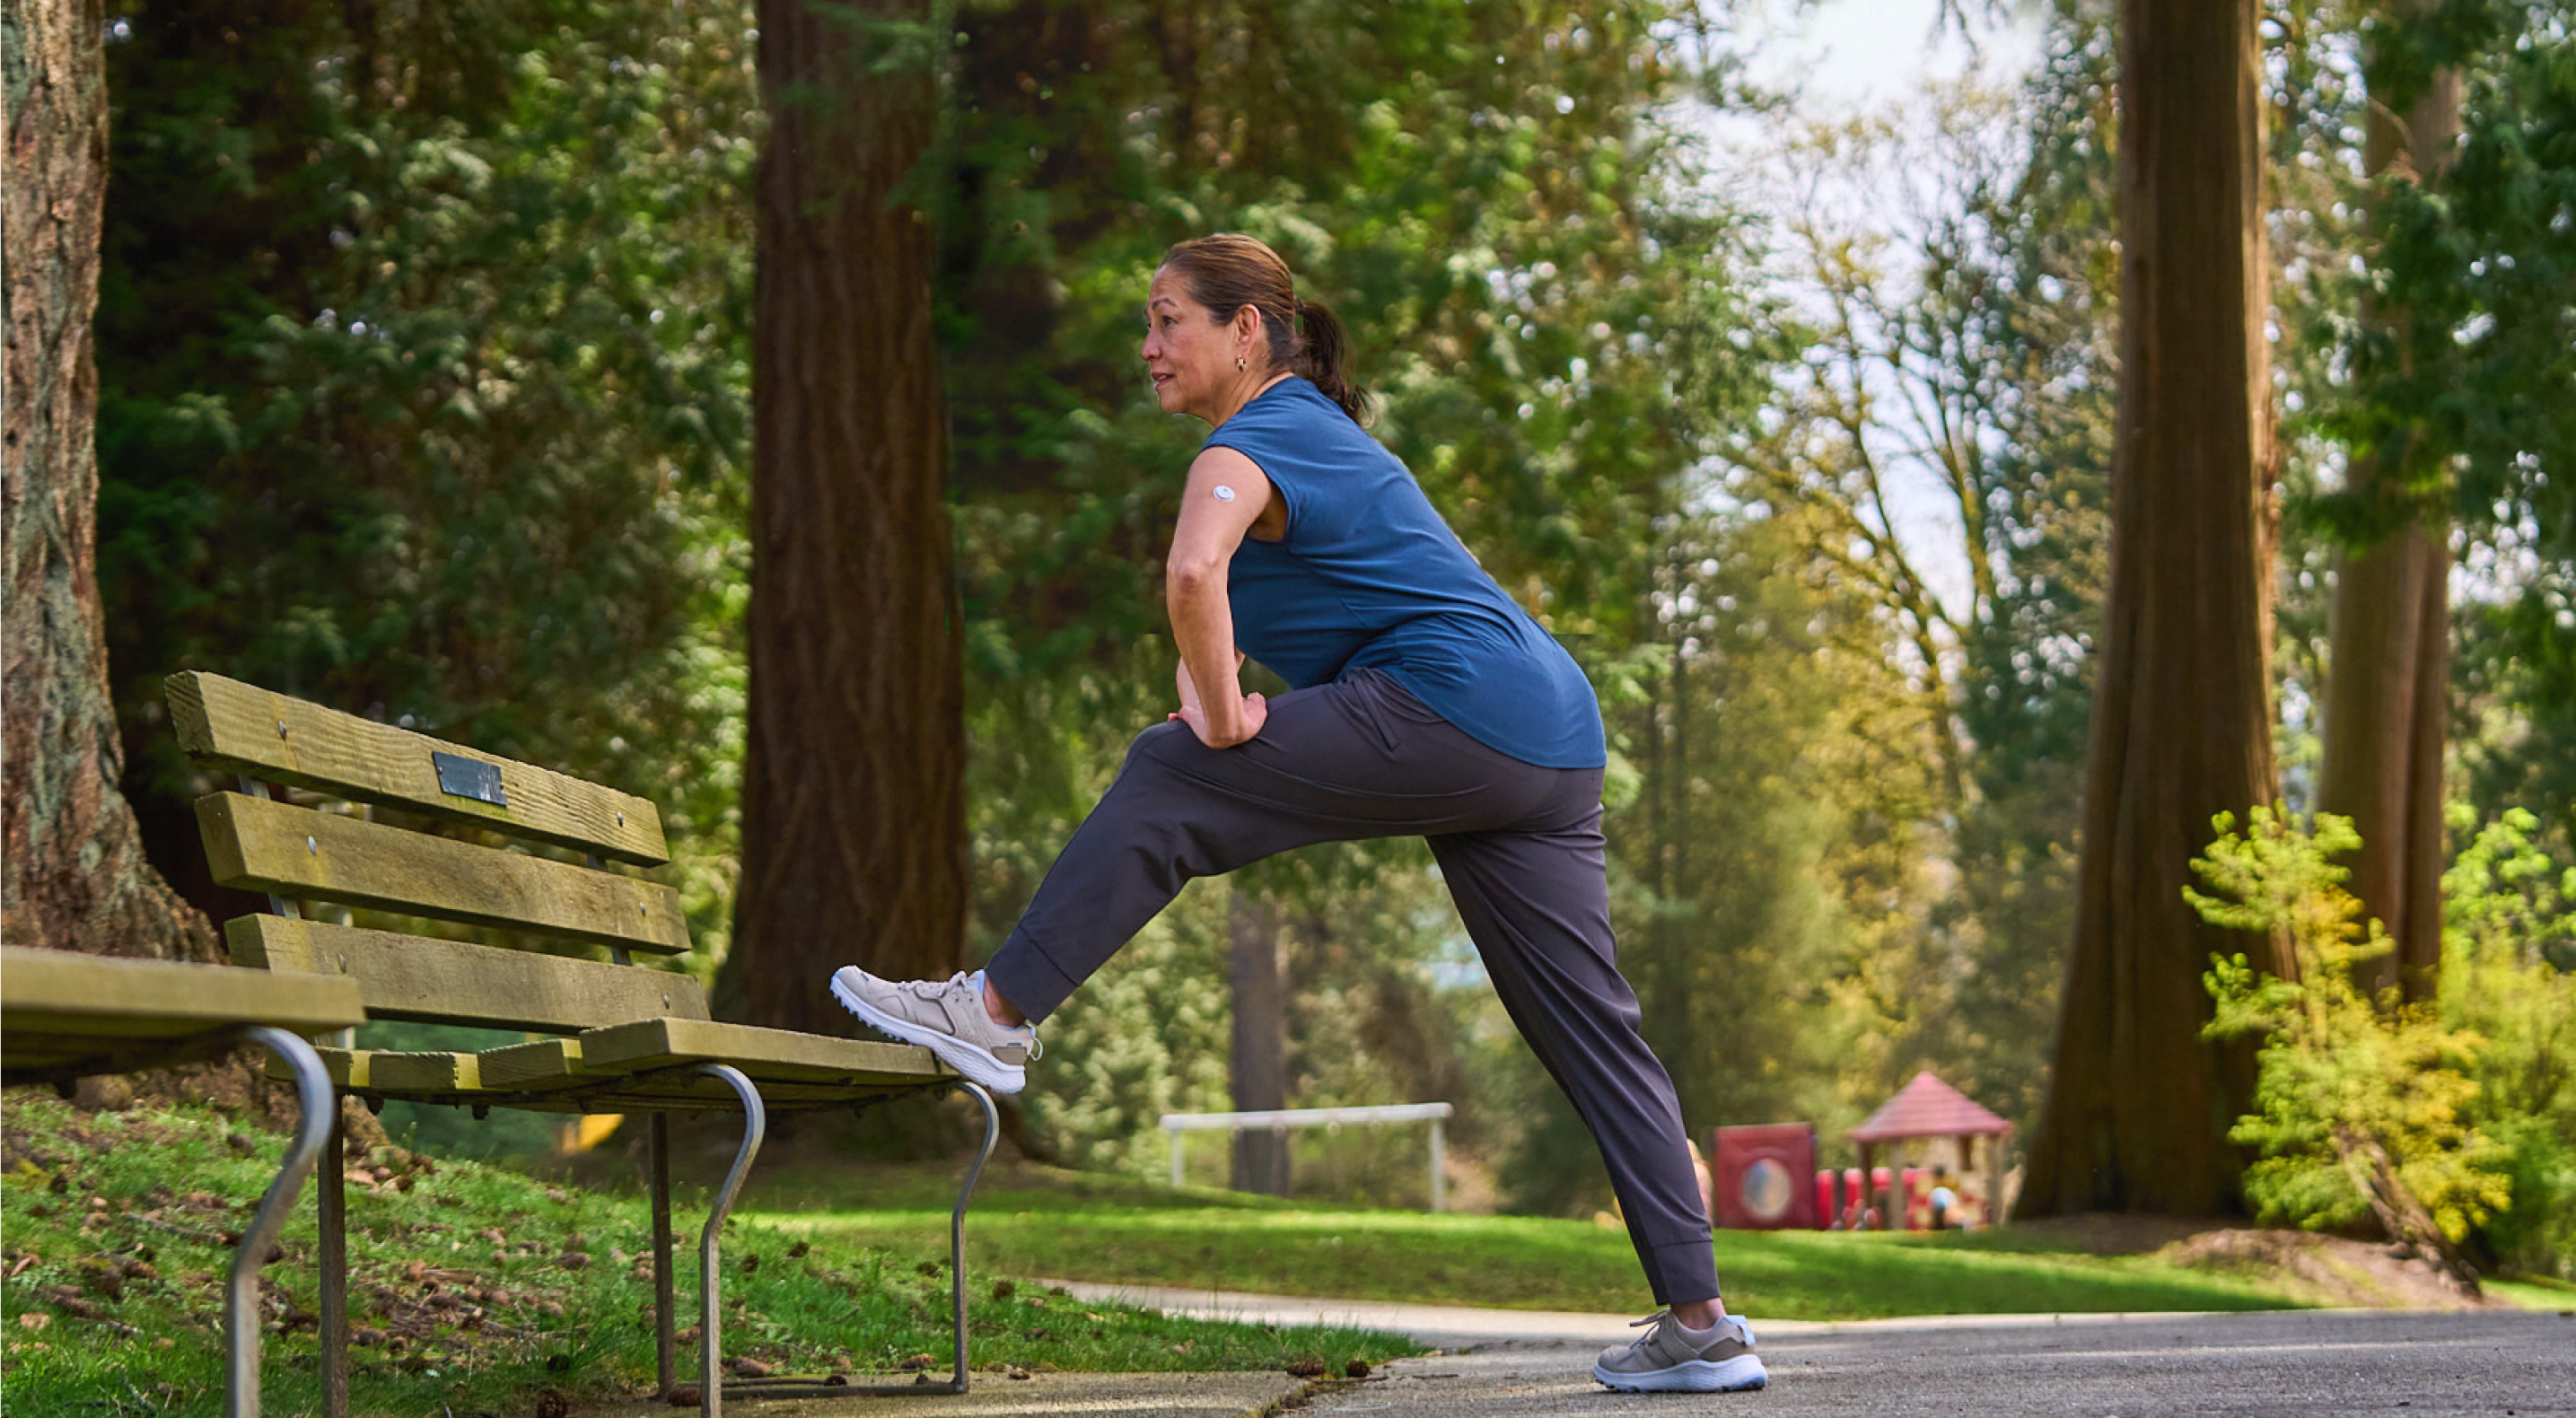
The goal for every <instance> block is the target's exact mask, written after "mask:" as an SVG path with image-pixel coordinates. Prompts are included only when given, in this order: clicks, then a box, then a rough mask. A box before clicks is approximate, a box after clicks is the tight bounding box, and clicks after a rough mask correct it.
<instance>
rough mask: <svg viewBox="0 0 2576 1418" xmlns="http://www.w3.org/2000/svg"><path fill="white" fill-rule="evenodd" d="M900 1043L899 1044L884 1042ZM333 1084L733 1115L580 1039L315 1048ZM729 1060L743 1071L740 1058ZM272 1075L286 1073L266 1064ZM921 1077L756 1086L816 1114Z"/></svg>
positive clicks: (600, 1108) (410, 1095) (543, 1105)
mask: <svg viewBox="0 0 2576 1418" xmlns="http://www.w3.org/2000/svg"><path fill="white" fill-rule="evenodd" d="M888 1047H899V1046H891V1045H890V1046H888ZM315 1052H317V1053H319V1054H320V1055H321V1056H322V1063H323V1066H324V1067H325V1068H326V1069H328V1070H329V1071H330V1074H331V1081H332V1083H333V1084H335V1085H336V1086H338V1087H339V1088H340V1089H341V1090H342V1091H344V1092H350V1093H366V1094H372V1095H374V1096H376V1097H379V1098H391V1099H398V1100H402V1101H406V1102H420V1103H446V1104H458V1105H463V1104H474V1103H487V1102H488V1103H500V1104H506V1105H508V1106H509V1107H512V1108H520V1109H526V1110H530V1111H534V1112H551V1113H617V1112H651V1111H655V1110H661V1109H701V1108H703V1109H708V1110H712V1111H717V1112H732V1111H736V1110H737V1109H738V1108H739V1107H740V1104H739V1103H738V1102H737V1100H736V1099H735V1097H734V1093H733V1090H732V1089H731V1088H729V1087H727V1086H726V1085H725V1084H724V1083H722V1082H721V1081H719V1080H717V1079H713V1078H709V1077H707V1076H706V1075H705V1074H702V1073H698V1072H696V1071H695V1070H694V1069H691V1068H687V1067H683V1066H673V1067H668V1068H656V1069H649V1070H645V1071H643V1072H641V1073H634V1074H629V1073H624V1072H619V1071H615V1070H602V1069H600V1068H599V1067H597V1066H595V1065H592V1064H590V1063H588V1062H587V1061H585V1060H584V1059H583V1057H582V1051H581V1045H580V1043H579V1041H577V1040H572V1039H541V1040H537V1041H535V1042H532V1043H527V1044H512V1045H508V1046H506V1047H503V1048H499V1049H487V1050H485V1051H483V1052H482V1053H479V1054H428V1053H397V1052H393V1051H391V1050H385V1049H319V1050H316V1051H315ZM716 1062H730V1063H734V1064H735V1065H736V1066H737V1067H744V1068H745V1071H746V1072H749V1071H751V1070H750V1068H749V1067H748V1066H747V1065H746V1064H745V1063H744V1061H742V1060H716ZM269 1071H270V1074H271V1075H272V1076H274V1077H280V1078H283V1077H285V1076H286V1075H285V1073H284V1071H283V1069H281V1068H280V1067H278V1066H276V1065H274V1064H272V1065H271V1067H270V1070H269ZM923 1082H924V1080H922V1079H919V1078H913V1077H906V1076H895V1075H888V1074H884V1073H859V1074H851V1075H848V1076H847V1078H846V1079H844V1080H842V1081H802V1082H799V1081H788V1080H780V1079H764V1080H759V1081H758V1087H759V1089H760V1097H761V1101H762V1102H763V1103H764V1104H766V1105H768V1106H769V1107H771V1108H819V1107H829V1106H832V1105H834V1104H840V1103H848V1102H851V1101H853V1100H856V1099H861V1098H875V1097H882V1096H885V1095H887V1094H893V1093H907V1092H912V1091H914V1090H917V1089H919V1088H920V1087H921V1086H922V1084H923Z"/></svg>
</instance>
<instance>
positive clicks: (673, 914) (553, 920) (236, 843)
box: [197, 793, 689, 955]
mask: <svg viewBox="0 0 2576 1418" xmlns="http://www.w3.org/2000/svg"><path fill="white" fill-rule="evenodd" d="M197 830H198V833H199V835H200V836H202V837H203V838H204V839H205V843H206V859H207V863H208V865H210V866H211V867H212V868H213V869H214V876H215V880H216V881H217V882H219V883H221V884H222V885H225V886H237V887H244V888H247V889H249V890H253V891H266V892H272V893H274V894H276V895H280V896H297V897H307V898H311V899H314V900H319V901H337V902H344V903H346V904H349V905H353V906H367V907H372V908H375V909H379V910H387V911H403V912H411V913H414V914H418V915H423V916H435V917H437V918H439V919H441V920H449V921H462V922H465V923H466V924H469V925H478V926H500V927H503V928H506V929H514V930H526V931H534V932H537V933H540V934H545V935H558V936H566V937H570V938H572V939H575V940H588V941H597V942H600V943H602V944H606V945H616V946H624V947H626V948H627V949H629V950H649V951H653V952H656V953H658V954H665V955H677V954H682V953H685V952H686V951H687V950H688V948H689V928H688V922H687V921H686V920H685V919H683V918H682V916H681V914H680V894H679V893H678V892H677V891H674V890H672V889H671V888H670V887H667V886H664V885H662V884H660V883H659V882H650V881H638V880H636V879H635V878H633V877H628V876H619V875H617V874H615V873H613V872H605V871H593V870H590V869H588V868H586V867H578V866H574V865H573V864H571V863H569V862H557V861H550V860H547V859H546V858H543V857H531V856H527V855H524V854H522V853H517V852H503V851H498V850H496V849H494V848H490V847H483V846H478V845H476V844H474V843H471V842H457V841H452V840H450V839H448V838H444V837H431V836H428V835H426V834H423V833H419V832H406V831H403V830H402V829H401V828H398V827H382V826H378V825H377V824H375V823H372V822H361V821H359V820H357V819H356V818H353V817H344V816H341V815H339V814H336V813H327V812H314V811H312V810H310V809H308V808H300V807H295V806H293V805H291V804H287V803H280V802H264V801H262V800H260V799H258V798H253V797H247V796H244V795H243V794H240V793H216V794H214V795H212V796H210V797H205V798H200V799H198V801H197Z"/></svg>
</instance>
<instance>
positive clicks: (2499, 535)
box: [2276, 0, 2576, 846]
mask: <svg viewBox="0 0 2576 1418" xmlns="http://www.w3.org/2000/svg"><path fill="white" fill-rule="evenodd" d="M2321 8H2326V15H2325V22H2323V23H2317V22H2312V26H2313V28H2315V29H2317V30H2319V31H2321V33H2318V34H2317V35H2316V36H2315V38H2314V41H2313V43H2312V44H2311V46H2310V48H2312V49H2314V50H2315V51H2316V52H2317V54H2318V56H2319V58H2320V59H2321V60H2323V61H2325V62H2323V63H2321V64H2318V65H2316V66H2314V67H2315V68H2316V69H2317V70H2319V71H2322V72H2320V73H2319V76H2318V80H2319V81H2318V85H2317V88H2316V90H2315V91H2314V92H2315V95H2316V97H2317V98H2318V100H2319V103H2318V109H2319V113H2318V118H2319V119H2320V121H2319V122H2318V123H2317V124H2315V125H2313V127H2312V128H2311V129H2310V132H2311V138H2310V141H2309V143H2308V145H2307V146H2308V151H2307V153H2306V154H2305V155H2304V156H2305V162H2304V166H2305V168H2306V169H2307V171H2306V173H2305V175H2304V176H2302V177H2300V178H2299V179H2298V180H2297V188H2296V190H2298V191H2299V192H2300V193H2301V195H2302V197H2303V198H2304V200H2301V201H2299V202H2298V204H2297V206H2298V210H2296V211H2294V212H2292V213H2290V214H2288V215H2289V217H2290V220H2286V221H2284V222H2283V223H2280V224H2278V225H2277V226H2276V230H2284V231H2285V232H2293V233H2296V234H2298V237H2299V242H2298V244H2299V247H2300V250H2299V255H2300V256H2301V257H2303V258H2304V259H2300V260H2298V261H2296V262H2295V264H2294V266H2293V267H2292V268H2291V272H2292V274H2293V276H2294V278H2295V279H2294V280H2293V281H2291V282H2286V283H2285V284H2284V290H2285V302H2284V303H2285V306H2286V314H2287V319H2288V323H2289V324H2290V325H2291V326H2292V328H2294V329H2298V330H2299V331H2300V334H2301V336H2302V338H2300V339H2298V340H2294V341H2290V342H2289V346H2290V348H2291V350H2292V351H2293V352H2294V353H2293V355H2292V361H2291V363H2292V374H2291V384H2292V395H2291V402H2290V404H2289V410H2290V420H2289V423H2288V428H2289V431H2290V432H2291V433H2292V434H2293V435H2294V436H2304V437H2306V438H2308V439H2311V440H2321V441H2324V442H2326V443H2327V444H2329V445H2330V449H2329V450H2326V451H2325V452H2324V454H2323V457H2324V461H2325V463H2326V466H2324V467H2323V468H2321V469H2319V470H2318V471H2317V473H2316V474H2315V475H2314V476H2313V477H2311V478H2308V479H2306V480H2304V481H2303V482H2301V483H2297V484H2294V487H2293V490H2294V491H2297V492H2300V493H2301V494H2302V495H2301V496H2300V497H2298V498H2297V499H2296V501H2295V502H2294V503H2293V506H2294V510H2296V511H2297V513H2298V514H2299V515H2297V516H2294V517H2293V518H2292V519H2291V523H2292V526H2291V530H2292V533H2293V535H2294V536H2296V535H2299V534H2301V533H2306V534H2308V535H2320V534H2321V535H2322V537H2323V539H2324V540H2326V541H2327V542H2329V543H2332V544H2368V543H2370V542H2374V541H2376V540H2378V539H2380V538H2381V537H2383V536H2385V535H2387V534H2388V533H2389V532H2391V531H2392V530H2394V529H2395V528H2397V527H2400V526H2403V525H2405V524H2406V523H2407V522H2409V521H2410V520H2415V519H2419V518H2423V517H2427V516H2430V517H2434V518H2437V519H2445V520H2448V521H2449V522H2451V523H2452V524H2454V525H2456V526H2458V527H2459V528H2460V529H2461V530H2462V531H2463V532H2464V533H2465V534H2466V536H2465V541H2464V545H2463V548H2462V555H2461V561H2462V564H2463V570H2464V573H2465V574H2464V575H2463V576H2462V577H2461V584H2462V586H2463V588H2464V589H2465V591H2466V593H2467V594H2466V595H2465V596H2463V597H2462V598H2461V600H2462V604H2461V605H2460V606H2459V608H2458V610H2457V612H2456V614H2455V627H2454V640H2455V645H2456V652H2455V661H2454V688H2455V692H2456V693H2457V694H2458V695H2459V697H2460V698H2461V700H2462V701H2463V707H2464V709H2465V713H2464V714H2463V715H2462V728H2463V730H2465V732H2461V733H2458V734H2457V735H2456V736H2455V737H2456V739H2457V740H2458V749H2459V754H2458V757H2459V760H2460V765H2459V766H2460V767H2461V768H2462V769H2464V770H2465V773H2464V777H2465V779H2466V782H2465V785H2464V788H2465V792H2466V795H2467V796H2468V797H2469V798H2470V799H2471V801H2472V802H2473V803H2474V804H2475V805H2476V807H2477V808H2478V810H2479V813H2480V815H2481V816H2482V817H2489V818H2492V817H2494V816H2496V815H2498V814H2500V813H2501V812H2503V811H2504V810H2505V809H2506V807H2507V806H2508V805H2513V804H2520V805H2524V806H2527V807H2530V808H2532V809H2534V810H2536V811H2537V812H2538V814H2539V815H2540V816H2541V817H2542V818H2543V820H2544V821H2546V822H2547V823H2548V825H2549V831H2550V833H2551V834H2552V835H2553V836H2554V837H2555V838H2556V839H2557V840H2558V841H2559V842H2560V843H2561V845H2562V846H2563V845H2564V843H2565V842H2566V841H2567V840H2569V838H2570V834H2576V478H2571V477H2569V476H2568V469H2569V468H2570V466H2571V465H2576V401H2571V400H2569V399H2567V398H2565V397H2564V391H2566V390H2567V389H2568V388H2570V387H2571V385H2576V306H2571V305H2570V303H2569V302H2568V300H2567V299H2566V292H2567V291H2568V290H2569V289H2570V288H2571V286H2576V232H2571V223H2576V37H2572V36H2571V34H2570V17H2569V15H2568V12H2567V9H2566V7H2565V6H2563V5H2553V4H2545V3H2529V0H2453V3H2446V4H2441V5H2430V6H2422V7H2414V8H2412V9H2407V10H2403V11H2402V13H2398V14H2391V13H2388V12H2386V11H2381V12H2380V13H2376V14H2372V15H2370V16H2369V17H2368V18H2367V19H2362V18H2360V17H2356V16H2353V15H2350V14H2348V13H2344V12H2342V11H2340V10H2337V9H2333V8H2330V7H2321ZM2377 8H2378V7H2374V9H2377ZM2356 67H2357V68H2358V69H2359V70H2360V73H2359V75H2358V78H2359V80H2360V82H2359V83H2358V84H2355V83H2354V82H2353V77H2354V76H2353V74H2352V70H2353V69H2355V68H2356ZM2338 72H2339V73H2340V75H2341V77H2340V78H2339V79H2338V78H2336V77H2334V75H2335V74H2336V73H2338ZM2438 72H2448V73H2450V74H2453V75H2454V76H2456V77H2457V79H2458V80H2459V82H2460V100H2459V118H2460V137H2459V140H2458V142H2457V144H2456V146H2455V148H2454V149H2453V151H2452V153H2451V156H2450V161H2449V164H2448V166H2447V168H2446V169H2445V170H2443V171H2441V172H2440V173H2438V174H2434V175H2431V176H2429V177H2428V176H2425V175H2422V174H2418V173H2416V172H2414V171H2413V170H2412V168H2411V166H2410V165H2408V164H2405V163H2398V164H2395V165H2393V166H2391V168H2390V169H2389V170H2388V171H2386V172H2383V173H2380V174H2378V175H2376V176H2375V177H2372V178H2370V179H2369V180H2367V181H2365V180H2364V179H2363V178H2362V177H2361V176H2359V175H2358V174H2359V173H2360V172H2361V168H2362V164H2361V163H2360V162H2359V160H2358V156H2359V155H2358V151H2357V150H2358V141H2357V140H2358V138H2359V136H2360V132H2361V128H2362V125H2363V124H2364V123H2365V122H2366V121H2367V117H2368V115H2367V114H2366V113H2364V112H2363V105H2364V103H2365V101H2366V103H2367V106H2368V108H2369V109H2371V110H2375V111H2378V112H2380V113H2383V114H2385V113H2391V112H2395V113H2403V112H2405V111H2406V110H2407V109H2408V108H2409V107H2410V106H2411V105H2413V104H2414V103H2415V102H2416V101H2417V99H2418V98H2420V97H2421V96H2422V95H2423V94H2424V93H2425V92H2426V90H2427V87H2428V85H2430V84H2431V83H2432V81H2433V78H2434V76H2435V74H2436V73H2438ZM2365 95H2366V100H2365ZM2320 159H2322V161H2320ZM2389 311H2395V312H2399V313H2400V314H2401V315H2402V318H2401V319H2397V320H2394V321H2392V320H2389V319H2386V318H2378V317H2377V316H2375V315H2374V312H2389ZM2302 349H2304V351H2305V353H2304V354H2300V353H2297V351H2300V350H2302ZM2542 391H2547V392H2542ZM2347 455H2349V456H2352V457H2359V456H2365V455H2366V456H2372V457H2375V458H2377V459H2378V460H2379V461H2380V465H2381V466H2382V467H2383V468H2384V469H2389V470H2394V471H2395V472H2396V473H2397V474H2398V475H2397V476H2385V475H2383V476H2382V477H2381V478H2380V479H2378V480H2377V481H2375V482H2374V483H2373V484H2372V485H2371V486H2370V487H2368V488H2365V489H2358V490H2354V489H2348V488H2345V487H2343V486H2342V485H2341V479H2340V466H2339V465H2340V463H2341V462H2342V461H2343V459H2344V458H2345V457H2346V456H2347Z"/></svg>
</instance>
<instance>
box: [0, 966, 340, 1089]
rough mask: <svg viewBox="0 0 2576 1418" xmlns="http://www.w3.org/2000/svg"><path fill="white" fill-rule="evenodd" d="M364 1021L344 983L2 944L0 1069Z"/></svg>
mask: <svg viewBox="0 0 2576 1418" xmlns="http://www.w3.org/2000/svg"><path fill="white" fill-rule="evenodd" d="M365 1019H366V1010H365V1007H364V1005H363V1004H362V1003H361V1002H360V999H359V995H358V990H357V987H356V986H355V985H352V984H350V983H349V982H347V981H345V980H327V979H307V978H283V979H282V978H279V977H276V976H272V975H270V974H268V973H266V972H265V971H259V970H243V969H238V968H236V967H233V966H230V965H198V964H190V963H186V962H182V961H172V960H127V959H114V958H109V957H105V956H97V955H78V954H74V953H72V952H70V951H64V950H38V949H33V948H29V947H25V946H8V947H0V1067H5V1068H7V1069H9V1070H11V1071H15V1070H18V1069H20V1068H22V1067H23V1068H29V1069H39V1070H49V1069H52V1068H58V1067H60V1066H62V1065H63V1064H65V1063H66V1062H68V1061H73V1060H79V1059H85V1058H100V1059H110V1058H113V1059H148V1058H149V1057H150V1056H151V1051H152V1049H153V1048H156V1047H167V1048H169V1049H172V1050H174V1051H175V1050H180V1049H188V1050H194V1049H197V1048H200V1047H215V1046H219V1045H220V1044H221V1043H222V1042H223V1040H222V1036H224V1035H226V1034H228V1033H229V1032H230V1031H232V1030H234V1029H238V1028H240V1027H242V1026H244V1025H249V1024H273V1025H276V1026H277V1027H279V1028H281V1029H285V1030H287V1031H289V1032H290V1033H296V1034H320V1033H324V1032H326V1031H329V1030H333V1029H346V1028H349V1027H350V1026H352V1025H356V1024H360V1023H363V1022H365ZM138 1066H140V1065H138Z"/></svg>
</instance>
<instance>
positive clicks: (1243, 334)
mask: <svg viewBox="0 0 2576 1418" xmlns="http://www.w3.org/2000/svg"><path fill="white" fill-rule="evenodd" d="M1234 334H1235V338H1237V339H1240V340H1243V341H1245V342H1246V343H1248V344H1250V345H1251V346H1252V347H1253V348H1254V349H1259V348H1260V347H1261V334H1262V331H1261V307H1260V306H1257V305H1247V306H1244V307H1242V308H1241V309H1239V310H1237V311H1235V312H1234Z"/></svg>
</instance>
